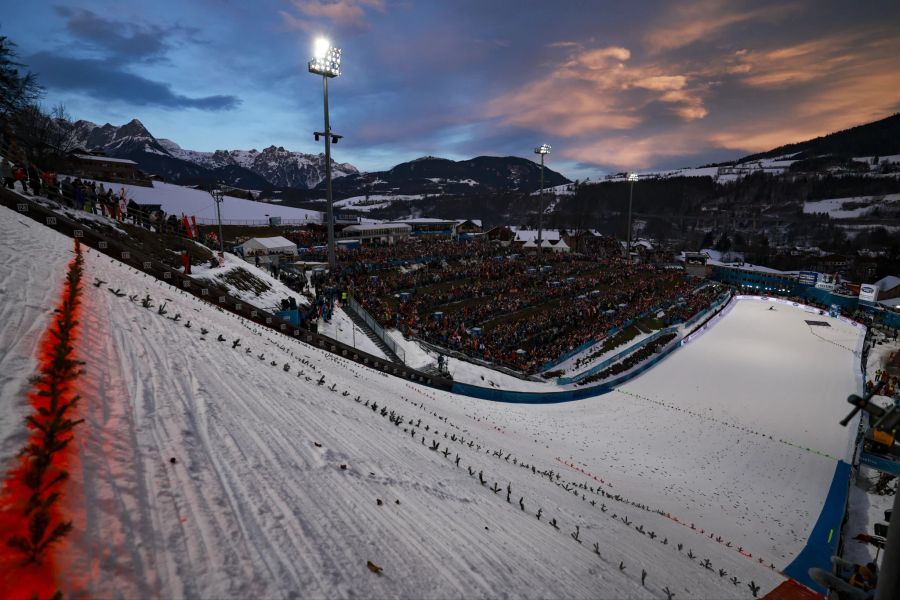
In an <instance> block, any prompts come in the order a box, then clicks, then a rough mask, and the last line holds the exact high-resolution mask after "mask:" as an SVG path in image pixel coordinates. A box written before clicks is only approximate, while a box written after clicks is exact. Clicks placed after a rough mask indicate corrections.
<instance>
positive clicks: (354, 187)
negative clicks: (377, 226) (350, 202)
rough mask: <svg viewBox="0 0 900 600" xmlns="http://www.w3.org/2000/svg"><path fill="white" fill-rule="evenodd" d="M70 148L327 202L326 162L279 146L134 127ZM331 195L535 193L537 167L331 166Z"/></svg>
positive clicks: (492, 162)
mask: <svg viewBox="0 0 900 600" xmlns="http://www.w3.org/2000/svg"><path fill="white" fill-rule="evenodd" d="M68 126H69V127H70V133H71V136H70V137H71V145H73V146H74V147H76V148H82V149H84V150H87V151H90V152H99V153H102V154H105V155H107V156H111V157H115V158H127V159H130V160H133V161H135V162H136V163H138V167H139V168H140V169H141V170H142V171H144V172H146V173H151V174H154V175H157V176H160V177H162V178H164V179H165V180H166V181H169V182H172V183H177V184H182V185H208V184H212V183H215V182H217V181H222V182H224V183H227V184H229V185H233V186H235V187H240V188H244V189H251V190H261V191H263V192H264V195H270V194H272V193H274V192H275V191H277V190H281V191H283V192H285V195H284V196H282V197H283V198H285V199H287V198H290V197H294V198H297V199H309V198H315V197H324V179H325V155H324V154H305V153H303V152H292V151H290V150H286V149H284V148H283V147H281V146H269V147H268V148H265V149H263V150H256V149H251V150H216V151H214V152H199V151H196V150H188V149H184V148H182V147H181V146H179V145H178V144H177V143H176V142H174V141H172V140H168V139H158V138H156V137H154V136H153V135H152V134H151V133H150V132H149V131H148V130H147V128H146V127H144V125H143V124H142V123H141V122H140V121H139V120H137V119H133V120H131V121H129V122H128V123H126V124H124V125H122V126H119V127H116V126H114V125H111V124H109V123H106V124H105V125H97V124H96V123H92V122H90V121H84V120H81V121H76V122H75V123H71V124H69V125H68ZM331 166H332V176H333V178H334V179H333V183H334V195H335V197H337V198H346V197H351V196H357V195H364V194H369V193H381V194H384V193H387V194H431V195H456V194H465V193H472V192H476V193H481V192H489V191H496V190H501V189H520V190H534V189H537V188H538V187H539V185H540V167H539V166H538V165H537V164H536V163H535V162H534V161H532V160H528V159H524V158H520V157H515V156H505V157H496V156H479V157H476V158H472V159H469V160H463V161H453V160H448V159H445V158H436V157H433V156H426V157H422V158H419V159H416V160H413V161H410V162H405V163H401V164H399V165H397V166H395V167H393V168H392V169H390V170H387V171H377V172H372V173H360V172H359V170H358V169H357V168H356V167H354V166H353V165H351V164H349V163H337V162H334V161H333V160H332V165H331ZM568 182H569V180H568V179H566V178H565V177H563V176H562V175H560V174H559V173H557V172H556V171H553V170H552V169H548V168H545V169H544V183H545V185H546V186H554V185H561V184H565V183H568Z"/></svg>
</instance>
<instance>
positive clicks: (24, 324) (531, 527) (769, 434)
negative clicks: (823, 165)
mask: <svg viewBox="0 0 900 600" xmlns="http://www.w3.org/2000/svg"><path fill="white" fill-rule="evenodd" d="M3 210H4V211H5V209H3ZM0 222H2V224H3V225H2V227H3V232H4V234H5V235H6V236H7V237H6V239H14V240H19V243H18V244H17V245H12V244H6V245H4V246H3V247H2V252H3V257H2V259H3V260H2V263H3V264H4V268H5V271H3V273H4V277H5V286H6V287H7V289H15V290H17V291H16V293H17V294H19V296H18V297H20V298H21V299H22V302H23V303H30V304H32V305H33V308H31V309H30V310H32V313H30V317H29V318H27V319H25V318H19V317H18V312H15V313H13V312H9V313H8V315H9V317H8V318H7V319H5V322H4V324H3V326H2V329H0V335H2V338H0V344H2V347H3V348H9V349H10V350H7V351H6V354H5V355H4V359H3V360H4V361H7V362H5V364H6V365H17V368H19V369H21V370H25V369H27V367H28V365H29V362H28V361H30V360H32V359H31V358H30V357H31V355H32V354H33V345H32V344H31V343H29V342H31V341H33V340H30V339H29V336H32V337H33V336H34V332H35V331H36V330H39V328H38V327H37V326H36V325H35V322H36V321H37V320H39V317H40V315H41V314H42V313H43V312H44V311H46V310H47V309H48V308H49V306H51V305H52V303H53V300H54V299H55V296H54V295H53V290H55V289H56V287H55V285H57V284H56V283H54V279H57V280H61V278H62V276H63V273H64V267H65V263H66V262H67V260H68V258H69V256H70V254H69V252H70V248H71V240H68V239H66V238H63V237H61V236H59V235H57V234H55V233H53V232H51V231H49V230H47V229H44V228H42V227H40V226H39V225H37V224H35V223H33V222H27V223H26V222H21V220H20V219H18V218H16V217H15V216H14V215H13V214H12V213H10V212H9V211H5V212H4V215H3V219H2V220H0ZM85 268H86V273H85V281H87V282H91V281H94V278H97V277H99V278H100V279H102V280H104V281H107V282H109V285H112V286H115V287H121V288H122V289H123V290H124V291H126V292H127V293H128V294H139V295H140V296H143V295H144V294H149V295H150V296H151V297H152V298H153V299H154V301H155V302H166V303H167V307H168V311H169V313H168V315H166V316H161V315H159V314H158V313H157V311H156V310H153V309H149V310H148V309H145V308H142V307H141V306H140V304H139V303H133V302H130V301H129V300H128V298H127V297H124V298H118V297H116V296H114V295H113V294H111V293H109V292H108V291H107V290H106V289H105V288H104V287H99V288H98V287H94V286H93V285H86V286H85V289H84V306H85V310H84V311H83V314H84V318H83V328H84V330H83V332H82V337H81V339H82V340H83V345H82V347H81V351H82V352H83V357H84V359H85V360H86V361H87V364H86V365H85V369H86V374H85V376H84V382H83V386H82V387H83V389H82V395H83V396H84V398H85V400H84V403H83V410H84V412H85V414H84V416H85V418H86V419H87V422H86V424H84V425H83V426H81V429H80V430H79V433H78V435H79V436H80V437H79V438H78V450H79V453H80V461H79V465H80V468H79V470H78V472H77V473H76V474H75V476H74V477H73V484H74V488H73V490H72V491H71V492H70V493H69V494H68V495H67V497H66V499H65V502H66V507H67V509H68V510H69V511H70V512H71V513H72V514H74V515H76V518H75V522H76V530H75V533H74V534H73V535H72V537H71V538H70V540H69V542H67V546H66V552H65V555H64V556H65V557H66V561H65V565H64V569H66V570H67V571H66V573H67V574H69V575H71V576H72V578H71V580H72V581H75V580H76V577H75V574H76V573H77V574H78V578H77V580H78V581H81V582H83V583H82V585H81V588H82V589H83V591H84V592H85V593H86V595H88V596H94V597H110V596H115V597H151V596H152V597H175V598H177V597H204V598H212V597H215V598H245V597H266V598H321V597H328V598H334V597H367V598H385V597H403V598H447V597H456V598H471V597H514V598H548V597H553V598H557V597H571V598H598V597H599V598H665V597H666V594H665V592H664V591H663V588H666V587H667V588H668V589H669V590H670V591H672V592H675V594H676V598H750V597H751V594H750V591H749V589H748V587H747V582H749V581H751V580H752V581H755V582H756V583H757V584H759V585H760V587H761V589H762V594H764V593H765V592H767V591H768V590H770V589H772V588H774V587H775V586H776V585H778V583H780V581H782V576H781V575H779V574H778V573H777V571H776V570H773V569H770V568H769V566H768V563H769V562H772V563H773V564H774V565H775V566H776V567H777V568H781V567H783V566H784V565H785V564H787V563H788V562H790V560H791V559H792V558H793V556H794V555H795V554H796V553H797V552H798V551H799V549H800V547H802V545H803V544H804V542H805V540H806V537H807V536H808V534H809V531H810V529H811V528H812V524H813V523H814V522H815V520H816V518H817V517H818V514H819V511H820V508H821V504H822V500H823V498H824V496H825V491H826V490H827V488H828V484H829V483H830V481H831V475H832V473H833V470H834V465H835V458H834V457H836V456H843V453H844V451H845V450H846V446H847V435H848V432H847V430H845V429H843V428H840V427H839V426H838V425H837V421H838V420H839V419H840V418H841V417H842V416H843V414H844V413H845V412H846V402H845V398H846V395H847V393H849V392H852V391H854V390H855V385H856V382H855V379H854V374H853V364H854V357H853V349H854V348H855V344H856V341H857V338H858V334H857V332H856V331H855V330H854V329H852V328H851V327H849V326H847V325H844V324H843V323H841V322H839V321H837V320H834V319H829V318H827V317H824V318H823V317H818V316H817V317H815V318H816V319H817V320H825V321H828V322H829V323H830V324H831V328H828V329H825V328H819V329H818V330H817V331H815V332H813V331H811V329H810V327H809V326H807V325H806V324H805V323H804V319H806V318H810V315H809V314H807V313H804V312H802V311H799V310H796V309H794V308H791V307H783V306H779V307H777V309H776V310H775V311H767V308H768V304H766V303H762V302H754V301H745V302H740V303H738V304H737V305H736V306H735V308H734V309H733V310H732V311H731V313H730V314H729V315H728V316H726V317H725V318H724V319H723V320H722V321H721V322H719V323H718V324H717V325H716V326H715V327H713V328H712V329H710V330H709V331H707V332H706V333H705V335H703V336H701V337H700V338H699V339H697V340H695V341H693V342H692V343H691V344H689V345H687V346H686V347H684V348H683V349H681V350H678V351H677V352H675V353H674V354H672V355H671V356H670V357H669V358H667V359H666V360H665V361H663V362H662V363H661V364H660V365H659V366H657V367H655V368H654V369H652V370H650V371H649V372H648V373H647V374H646V375H644V376H643V377H641V378H640V379H637V380H635V381H633V382H631V383H630V384H628V385H626V386H624V389H623V390H621V391H619V392H614V393H611V394H607V395H605V396H601V397H596V398H592V399H589V400H585V401H580V402H574V403H568V404H557V405H507V404H496V403H490V402H486V401H480V400H475V399H471V398H465V397H459V396H454V395H451V394H447V393H441V392H437V391H434V390H431V389H428V388H421V387H419V386H415V385H412V384H410V383H408V382H406V381H404V380H399V379H395V378H391V377H388V376H385V375H383V374H380V373H377V372H375V371H373V370H370V369H368V368H366V367H363V366H360V365H357V364H354V363H348V362H346V361H344V360H342V359H340V358H339V357H335V356H332V355H330V354H326V353H324V352H322V351H319V350H316V349H314V348H311V347H309V346H306V345H304V344H301V343H299V342H297V341H294V340H292V339H289V338H286V337H284V336H282V335H280V334H277V333H274V332H271V331H268V330H263V329H260V328H259V327H257V326H256V325H254V324H251V323H247V322H244V321H242V320H241V319H239V318H237V317H235V316H233V315H230V314H228V313H225V312H223V311H221V310H220V309H217V308H216V307H214V306H210V305H206V304H203V303H201V302H200V301H199V300H197V299H195V298H193V297H190V296H188V295H185V294H182V293H181V292H180V291H179V290H177V289H175V288H172V287H170V286H169V285H167V284H165V283H162V282H158V281H154V280H150V279H148V278H146V277H144V276H143V275H142V274H140V273H138V272H136V271H134V270H132V269H129V268H128V267H125V266H123V265H121V264H119V263H117V262H115V261H112V260H111V259H109V258H108V257H105V256H102V255H98V254H97V253H96V252H93V251H90V252H88V253H87V254H86V261H85ZM34 273H38V275H37V276H35V275H34ZM54 273H56V274H57V276H56V278H54ZM6 293H8V292H6ZM9 304H10V303H6V302H4V309H3V310H8V309H7V308H6V306H8V305H9ZM176 313H180V314H181V315H182V319H181V320H180V321H179V322H175V321H173V320H172V319H171V318H167V317H170V316H172V315H174V314H176ZM48 316H49V315H48ZM187 320H190V321H191V324H192V327H191V328H187V327H186V326H185V325H186V321H187ZM201 327H203V328H206V329H208V330H209V333H208V334H207V335H201V332H200V328H201ZM219 335H221V336H223V337H224V338H225V340H226V341H225V342H219V341H217V339H216V338H217V336H219ZM237 339H239V340H240V346H238V347H236V348H235V347H233V341H234V340H237ZM9 361H14V362H9ZM273 362H274V363H275V364H274V365H273V364H272V363H273ZM284 365H288V370H287V371H285V369H284ZM6 372H10V371H6ZM27 376H28V375H27V374H23V375H21V377H23V379H20V380H19V382H18V383H15V382H13V384H12V386H11V387H9V388H7V387H4V396H3V402H4V405H3V409H4V410H7V407H8V406H9V404H7V403H9V402H11V401H12V402H13V403H15V402H19V400H16V399H15V398H13V397H12V396H13V394H7V390H8V389H9V391H11V392H15V391H16V390H18V389H21V387H22V384H23V382H24V378H27ZM320 379H321V380H322V385H317V383H318V381H319V380H320ZM4 385H7V384H6V383H5V384H4ZM332 389H333V390H334V391H331V390H332ZM356 397H359V399H360V401H359V402H356V401H355V398H356ZM372 402H376V403H377V404H378V408H377V409H376V410H374V411H373V409H372V407H371V403H372ZM366 403H369V404H370V406H367V405H366ZM382 407H383V408H385V409H387V411H388V413H386V414H385V415H382V414H381V408H382ZM389 411H394V412H395V415H399V416H402V418H403V421H402V422H398V423H392V422H391V421H390V414H389ZM419 419H421V421H419ZM426 427H427V428H426ZM411 429H414V430H415V431H414V432H411ZM445 434H446V435H447V437H446V438H445V437H444V436H445ZM453 438H455V439H453ZM469 442H471V443H472V446H469ZM433 443H436V444H438V450H436V451H435V450H431V449H430V446H431V445H432V444H433ZM805 448H810V450H806V449H805ZM445 449H446V450H447V455H446V456H445V455H444V454H443V453H442V451H444V450H445ZM3 450H4V452H5V453H4V455H3V456H2V457H0V458H2V460H3V461H4V464H10V463H11V461H12V459H13V455H14V454H13V452H14V451H13V448H12V447H10V446H8V445H7V446H4V447H3ZM456 456H458V457H459V464H458V465H457V464H456V460H455V459H456ZM170 459H175V462H171V461H170ZM523 463H524V465H525V466H523ZM342 465H345V466H346V468H342ZM532 466H533V467H534V471H532V469H531V467H532ZM470 469H471V472H472V473H473V475H470ZM547 470H553V479H552V480H551V477H548V476H546V475H543V476H542V475H541V472H542V471H547ZM479 472H481V473H482V474H483V477H484V480H485V483H484V485H482V484H481V483H479V480H478V473H479ZM557 474H558V475H559V479H558V480H557V479H556V478H555V476H556V475H557ZM495 484H496V487H495V489H496V490H497V491H496V492H494V491H492V490H491V488H492V487H494V486H495ZM581 485H583V486H584V487H580V486H581ZM507 486H510V490H511V491H510V494H509V500H507V494H506V489H507ZM601 489H602V490H603V494H601V493H600V490H601ZM617 495H618V500H617V499H615V498H614V497H613V496H617ZM520 498H521V499H522V505H521V506H520V505H519V499H520ZM379 500H380V501H381V502H380V504H379V502H378V501H379ZM591 501H593V502H594V504H592V503H591ZM539 511H540V518H538V512H539ZM658 511H661V512H662V513H669V514H670V515H671V518H670V517H667V516H666V515H665V514H660V512H658ZM676 518H677V519H678V521H675V520H674V519H676ZM551 519H555V520H556V525H557V527H558V529H556V528H554V527H553V526H551V525H550V520H551ZM691 523H694V524H695V529H694V530H691V528H690V524H691ZM576 527H577V530H576ZM701 529H702V530H703V533H701ZM651 532H652V535H651ZM709 534H715V535H714V536H713V538H710V537H709ZM720 536H721V538H722V541H718V540H717V538H718V537H720ZM575 537H578V540H576V539H575ZM595 543H596V544H597V551H599V553H600V555H598V554H596V553H595V549H594V544H595ZM679 544H681V545H682V547H681V548H679V546H678V545H679ZM738 547H741V548H742V549H743V551H744V552H745V553H752V554H753V558H749V557H747V556H745V555H743V554H741V553H739V552H738V551H737V548H738ZM689 552H690V554H691V555H692V556H694V558H693V559H692V558H689V556H688V553H689ZM757 557H758V558H762V559H764V560H765V561H766V562H765V564H760V563H759V562H758V560H757ZM705 559H708V560H709V561H710V563H709V564H710V567H705V566H703V564H702V561H704V560H705ZM367 561H371V562H372V563H374V564H375V565H378V566H379V567H382V568H383V569H384V570H383V572H382V573H381V574H380V575H378V574H375V573H374V572H372V571H371V570H369V569H368V568H367V566H366V562H367ZM644 569H645V570H646V571H647V578H646V581H645V582H644V585H642V584H641V572H642V570H644ZM719 569H723V570H725V571H727V574H728V575H727V577H724V576H720V574H719V572H718V570H719ZM731 577H736V578H737V579H738V581H739V584H737V585H735V584H732V583H731V581H730V578H731Z"/></svg>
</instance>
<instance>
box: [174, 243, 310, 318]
mask: <svg viewBox="0 0 900 600" xmlns="http://www.w3.org/2000/svg"><path fill="white" fill-rule="evenodd" d="M237 269H244V270H245V271H247V272H248V273H250V274H251V275H253V277H255V278H257V279H259V280H260V281H262V282H263V283H265V284H266V285H267V286H268V287H269V289H268V290H266V291H265V292H260V293H258V294H257V293H256V292H255V291H253V290H251V289H240V288H239V287H236V286H235V285H233V284H231V283H229V282H228V281H227V280H226V279H223V277H225V276H227V275H228V273H230V272H232V271H235V270H237ZM191 276H192V277H194V278H195V279H207V280H210V281H215V282H216V283H217V284H219V285H221V286H223V287H225V288H227V289H228V293H230V294H231V295H233V296H234V297H236V298H240V299H241V300H243V301H244V302H246V303H247V304H251V305H253V306H255V307H257V308H261V309H263V310H272V311H274V310H281V301H282V300H283V299H284V298H290V297H293V298H294V299H295V300H296V301H297V304H298V305H301V306H302V305H305V304H309V298H307V297H306V296H304V295H303V294H298V293H297V292H295V291H294V290H292V289H291V288H289V287H288V286H286V285H285V284H284V283H282V282H281V281H279V280H278V279H275V278H274V277H272V275H270V274H269V272H268V271H267V270H265V269H261V268H259V267H257V266H255V265H254V264H252V263H249V262H247V261H246V260H244V259H243V258H241V257H239V256H235V255H234V254H231V253H230V252H226V253H225V264H224V265H223V266H221V267H210V266H209V265H208V264H206V265H195V266H193V267H191Z"/></svg>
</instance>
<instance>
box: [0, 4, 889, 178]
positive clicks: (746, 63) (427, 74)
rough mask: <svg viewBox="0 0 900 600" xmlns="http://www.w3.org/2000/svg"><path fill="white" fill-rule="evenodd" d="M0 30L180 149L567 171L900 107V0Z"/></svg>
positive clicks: (114, 14) (137, 17)
mask: <svg viewBox="0 0 900 600" xmlns="http://www.w3.org/2000/svg"><path fill="white" fill-rule="evenodd" d="M0 19H2V21H0V34H2V35H6V36H8V37H9V38H10V39H11V40H12V41H13V42H15V43H17V44H18V52H19V58H20V61H21V62H22V63H24V64H26V65H27V66H28V67H29V68H30V69H31V70H32V71H34V72H36V73H38V75H39V78H40V82H41V83H42V84H43V85H44V87H45V88H46V95H45V98H44V103H45V104H46V105H47V106H51V105H54V104H57V103H59V102H62V103H64V104H65V106H66V108H67V109H68V111H69V113H71V115H72V116H73V117H74V118H77V119H87V120H90V121H94V122H96V123H99V124H102V123H105V122H110V123H113V124H116V125H121V124H123V123H125V122H127V121H129V120H131V119H132V118H138V119H140V120H141V121H142V122H143V123H144V125H146V126H147V128H148V129H149V130H150V131H151V132H152V133H153V134H154V135H155V136H156V137H163V138H170V139H172V140H174V141H176V142H177V143H179V144H180V145H181V146H182V147H184V148H190V149H193V150H215V149H220V148H228V149H234V148H243V149H249V148H257V149H260V148H263V147H265V146H269V145H272V144H275V145H280V146H284V147H286V148H289V149H292V150H301V151H304V152H320V151H322V148H321V144H317V143H316V142H315V141H314V140H313V137H312V133H311V132H312V131H313V130H316V129H321V127H322V123H321V120H322V97H321V87H322V85H321V78H319V77H316V76H313V75H311V74H309V73H308V72H307V69H306V63H307V61H308V60H309V58H310V57H311V53H312V42H313V39H314V38H315V37H316V36H317V35H320V34H324V35H327V36H328V37H330V38H331V39H333V40H334V41H335V42H336V44H337V45H339V46H341V47H342V48H343V51H344V60H343V64H342V71H343V74H342V76H341V77H339V78H337V79H336V80H332V81H331V87H330V92H331V109H332V126H333V128H334V130H335V131H336V132H338V133H341V134H343V135H344V136H345V138H344V139H343V140H342V141H341V143H340V145H339V146H337V147H336V148H335V149H334V150H335V151H334V158H335V159H336V160H338V161H340V162H350V163H353V164H354V165H356V166H357V167H359V168H361V169H363V170H379V169H384V168H389V167H391V166H393V165H394V164H396V163H399V162H402V161H405V160H410V159H413V158H416V157H419V156H422V155H427V154H430V155H436V156H443V157H447V158H454V159H460V158H469V157H472V156H476V155H481V154H489V155H508V154H511V155H518V156H531V150H532V149H533V147H534V146H537V145H539V144H541V143H543V142H546V143H549V144H551V145H552V146H553V153H552V154H551V155H550V156H549V157H548V162H547V164H548V166H551V167H553V168H555V169H558V170H560V171H561V172H563V173H564V174H566V175H567V176H569V177H572V178H575V177H582V178H583V177H586V176H591V177H595V176H599V175H602V174H603V173H604V172H609V171H620V170H626V169H629V170H631V169H636V170H642V169H650V168H668V167H678V166H696V165H699V164H703V163H707V162H710V161H717V160H726V159H729V158H735V157H738V156H741V155H744V154H747V153H749V152H754V151H760V150H767V149H769V148H772V147H775V146H778V145H781V144H785V143H790V142H795V141H800V140H803V139H807V138H810V137H815V136H817V135H822V134H825V133H829V132H831V131H835V130H838V129H842V128H846V127H850V126H853V125H857V124H860V123H864V122H868V121H872V120H876V119H879V118H883V117H886V116H888V115H890V114H892V113H894V112H898V111H900V34H898V31H900V3H898V2H896V0H894V1H881V0H867V1H866V2H847V1H846V0H842V1H830V0H797V1H788V2H739V1H724V0H721V1H720V0H698V1H691V0H684V1H679V2H639V1H632V2H605V1H603V2H601V1H592V2H586V1H574V0H562V1H557V2H547V1H546V0H544V1H530V0H519V1H513V0H509V1H500V0H475V1H464V0H453V1H449V0H448V1H441V2H438V1H436V0H430V1H422V2H420V1H416V0H397V1H392V0H334V1H329V0H255V1H252V2H251V1H240V2H223V1H221V0H190V1H179V2H174V1H167V0H159V1H156V2H131V3H129V2H121V1H115V2H113V1H104V0H81V1H79V2H77V3H76V2H65V1H61V2H52V1H51V2H44V1H37V2H10V3H6V5H5V8H4V11H3V16H2V17H0Z"/></svg>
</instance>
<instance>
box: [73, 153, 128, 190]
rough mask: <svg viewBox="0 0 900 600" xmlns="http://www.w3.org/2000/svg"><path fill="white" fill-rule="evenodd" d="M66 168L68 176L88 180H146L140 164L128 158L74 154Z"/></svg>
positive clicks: (117, 181)
mask: <svg viewBox="0 0 900 600" xmlns="http://www.w3.org/2000/svg"><path fill="white" fill-rule="evenodd" d="M67 163H68V164H67V165H66V168H65V171H66V172H67V174H70V175H74V176H76V177H82V178H87V179H102V180H104V181H112V182H116V183H119V182H123V183H124V182H127V183H135V182H138V181H141V180H144V179H146V178H145V177H143V175H142V174H141V172H140V171H139V170H138V164H137V163H136V162H134V161H133V160H128V159H127V158H113V157H111V156H96V155H94V154H81V153H72V154H70V155H69V156H68V161H67Z"/></svg>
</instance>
